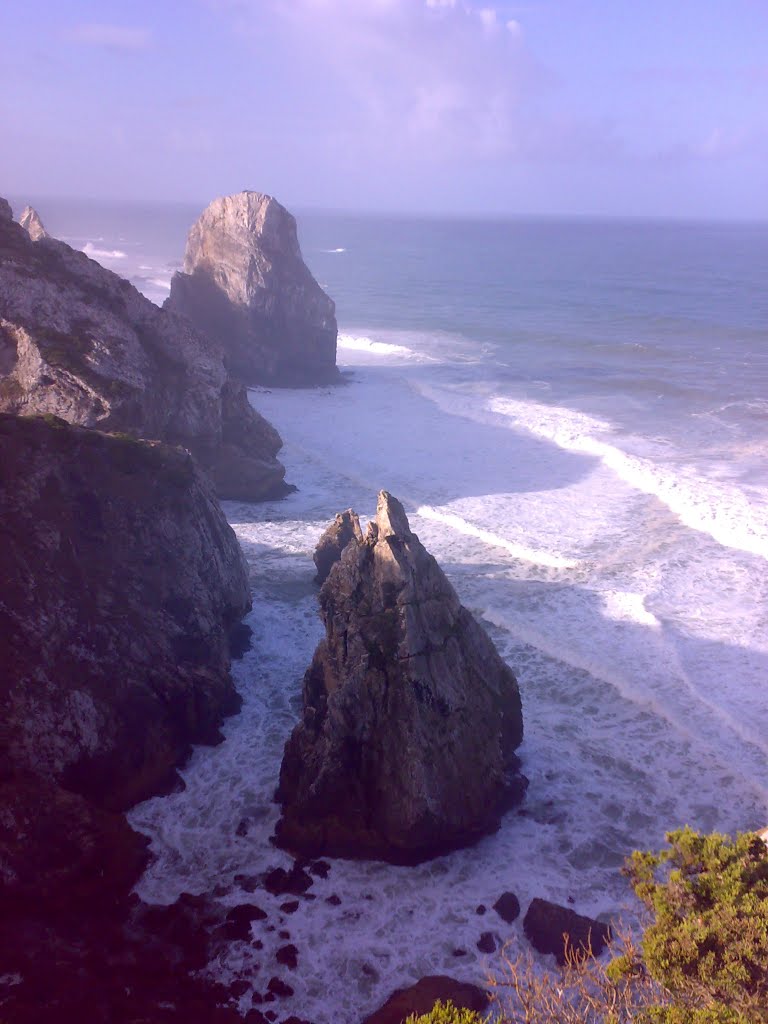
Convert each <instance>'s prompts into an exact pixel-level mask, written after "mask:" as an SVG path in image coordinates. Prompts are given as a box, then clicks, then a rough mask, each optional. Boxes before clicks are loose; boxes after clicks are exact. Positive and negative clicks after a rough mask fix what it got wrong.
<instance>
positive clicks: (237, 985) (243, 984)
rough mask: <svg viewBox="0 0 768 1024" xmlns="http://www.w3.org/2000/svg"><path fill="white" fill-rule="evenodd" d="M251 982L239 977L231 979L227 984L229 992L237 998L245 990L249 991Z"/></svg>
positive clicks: (242, 994) (243, 993)
mask: <svg viewBox="0 0 768 1024" xmlns="http://www.w3.org/2000/svg"><path fill="white" fill-rule="evenodd" d="M250 988H251V983H250V981H246V980H245V978H239V979H238V980H237V981H233V982H232V984H231V985H230V986H229V991H230V994H231V995H233V996H234V997H235V999H239V998H240V997H241V996H244V995H245V993H246V992H248V991H250Z"/></svg>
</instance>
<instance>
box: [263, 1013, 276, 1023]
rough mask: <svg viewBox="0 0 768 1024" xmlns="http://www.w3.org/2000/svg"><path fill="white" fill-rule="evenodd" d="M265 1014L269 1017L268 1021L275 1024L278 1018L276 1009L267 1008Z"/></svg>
mask: <svg viewBox="0 0 768 1024" xmlns="http://www.w3.org/2000/svg"><path fill="white" fill-rule="evenodd" d="M264 1016H265V1017H266V1018H267V1020H268V1021H270V1022H271V1024H274V1022H275V1021H276V1020H277V1014H276V1013H275V1011H274V1010H267V1012H266V1013H265V1014H264Z"/></svg>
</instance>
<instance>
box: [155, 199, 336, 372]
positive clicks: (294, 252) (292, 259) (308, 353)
mask: <svg viewBox="0 0 768 1024" xmlns="http://www.w3.org/2000/svg"><path fill="white" fill-rule="evenodd" d="M166 306H167V307H168V308H169V309H172V310H176V311H177V312H180V313H184V314H185V315H186V316H187V317H189V319H190V320H191V321H192V323H193V324H194V325H195V326H196V327H197V328H198V329H199V330H201V331H203V332H204V333H206V334H208V335H209V336H210V337H211V338H214V339H216V340H217V341H218V342H219V343H221V344H222V345H223V346H224V352H225V361H226V364H227V367H228V368H229V370H230V372H231V373H232V374H233V375H234V376H236V377H237V378H239V379H240V380H243V381H244V382H245V383H246V384H255V383H267V384H287V385H293V384H318V383H326V382H329V381H333V380H335V379H336V378H337V370H336V334H337V330H336V315H335V307H334V304H333V302H332V301H331V299H329V298H328V296H327V295H326V294H325V292H324V291H323V290H322V288H320V286H319V285H318V283H317V282H316V281H315V279H314V278H313V277H312V274H311V273H310V271H309V269H308V268H307V266H306V264H305V263H304V261H303V259H302V257H301V251H300V249H299V242H298V236H297V233H296V221H295V220H294V218H293V217H292V216H291V214H290V213H288V211H287V210H286V209H285V208H284V207H283V206H281V205H280V203H278V202H277V201H276V200H275V199H273V198H272V197H271V196H266V195H262V193H260V192H240V193H238V194H237V195H234V196H225V197H223V198H220V199H216V200H214V202H212V203H211V204H210V206H208V208H207V209H206V210H205V211H204V212H203V214H202V215H201V216H200V218H199V220H198V221H197V223H196V224H195V225H194V226H193V227H192V229H191V231H190V232H189V238H188V240H187V249H186V254H185V257H184V272H183V273H180V274H176V275H175V276H174V278H173V281H172V282H171V294H170V298H169V299H168V301H167V303H166Z"/></svg>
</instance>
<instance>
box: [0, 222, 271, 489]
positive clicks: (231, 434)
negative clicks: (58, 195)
mask: <svg viewBox="0 0 768 1024" xmlns="http://www.w3.org/2000/svg"><path fill="white" fill-rule="evenodd" d="M9 212H10V207H8V205H7V203H6V204H5V205H4V206H2V207H0V411H6V412H13V413H20V414H29V413H52V414H54V415H56V416H60V417H61V418H62V419H65V420H67V421H68V422H70V423H76V424H81V425H83V426H87V427H97V428H99V429H102V430H109V431H125V432H128V433H131V434H134V435H136V436H140V437H146V438H153V439H155V438H156V439H159V440H162V441H166V442H168V443H170V444H181V445H183V446H184V447H187V448H189V449H190V450H191V451H192V452H193V453H194V454H195V456H196V457H197V458H198V459H199V461H200V462H201V463H202V465H203V466H204V467H205V468H206V469H207V470H208V471H209V472H210V473H211V475H212V476H213V478H214V480H215V482H216V486H217V489H218V493H219V495H220V496H221V497H225V498H235V499H241V500H250V501H256V500H260V499H263V498H266V497H272V496H277V495H280V494H282V493H284V492H285V484H284V482H283V477H284V473H285V471H284V468H283V466H282V465H281V464H280V463H279V462H278V461H277V459H276V458H275V455H276V453H277V451H278V450H279V448H280V447H281V440H280V437H279V435H278V434H277V432H276V431H275V430H274V429H273V428H272V427H271V426H270V425H269V424H268V423H267V422H266V420H264V419H263V418H262V417H261V416H259V415H258V413H256V412H255V411H254V410H253V409H252V408H251V407H250V405H249V403H248V400H247V396H246V394H245V391H244V389H243V387H242V385H240V384H238V383H236V382H235V381H233V380H231V379H230V378H229V376H228V374H227V372H226V370H225V368H224V364H223V358H222V353H221V349H220V348H219V347H217V345H216V344H215V342H214V341H212V340H211V339H209V338H204V337H202V336H201V335H200V334H198V333H197V332H196V331H195V330H194V329H193V327H192V326H191V324H190V323H189V322H188V321H187V320H186V319H185V318H183V317H180V316H176V315H175V314H173V313H169V312H167V311H164V310H160V309H158V308H157V307H156V306H155V305H154V304H153V303H151V302H150V301H149V300H148V299H146V298H144V296H143V295H141V294H140V293H139V292H138V291H137V290H136V289H135V288H134V287H133V286H132V285H131V284H129V283H128V282H127V281H124V280H123V279H122V278H120V277H118V276H117V275H116V274H113V273H112V272H111V271H109V270H106V269H105V268H104V267H102V266H100V265H99V264H98V263H95V262H94V261H93V260H90V259H88V257H87V256H85V255H84V254H83V253H81V252H77V251H75V250H73V249H71V248H70V247H69V246H68V245H65V244H64V243H63V242H59V241H56V240H55V239H52V238H49V237H47V235H46V234H45V230H44V229H42V225H40V224H39V219H38V218H36V217H34V216H33V215H32V213H33V212H32V213H29V214H28V215H27V216H26V218H25V221H26V222H27V226H28V227H29V229H30V231H31V232H32V235H31V236H30V234H28V233H27V231H26V230H25V229H24V228H22V227H21V226H20V225H18V224H16V223H14V222H13V220H12V219H11V218H10V216H9V215H8V214H9ZM25 212H26V211H25ZM38 225H39V227H38ZM40 229H42V232H43V233H42V234H41V233H40ZM34 237H37V238H38V240H37V241H33V238H34Z"/></svg>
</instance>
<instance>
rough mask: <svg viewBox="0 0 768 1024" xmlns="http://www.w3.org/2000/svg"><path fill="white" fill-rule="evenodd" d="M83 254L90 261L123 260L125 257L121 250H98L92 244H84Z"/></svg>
mask: <svg viewBox="0 0 768 1024" xmlns="http://www.w3.org/2000/svg"><path fill="white" fill-rule="evenodd" d="M83 252H84V253H85V254H86V256H90V257H91V259H92V260H98V261H101V260H124V259H125V258H126V256H127V254H126V253H124V252H123V251H122V250H121V249H99V248H98V247H97V246H95V245H94V244H93V243H92V242H86V243H85V245H84V246H83Z"/></svg>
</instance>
